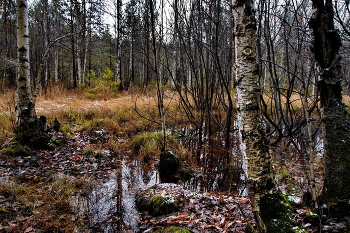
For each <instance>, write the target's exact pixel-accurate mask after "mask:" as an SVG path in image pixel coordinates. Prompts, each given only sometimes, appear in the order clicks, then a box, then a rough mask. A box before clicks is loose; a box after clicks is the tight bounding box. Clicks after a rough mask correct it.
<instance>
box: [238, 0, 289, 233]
mask: <svg viewBox="0 0 350 233" xmlns="http://www.w3.org/2000/svg"><path fill="white" fill-rule="evenodd" d="M234 15H235V17H234V20H235V25H234V35H235V41H234V46H235V60H236V70H235V75H236V83H235V84H236V90H237V107H238V125H239V127H240V139H241V150H242V154H243V159H244V167H245V172H246V177H247V180H248V188H249V192H250V197H251V198H250V199H251V203H252V208H253V213H254V216H255V219H256V222H257V225H258V230H259V232H287V231H288V228H289V227H290V222H291V220H292V216H293V213H292V209H291V207H290V206H289V204H288V201H287V200H286V199H285V197H284V196H283V195H282V193H281V192H280V191H279V189H278V187H277V184H276V182H275V180H274V179H273V171H272V165H271V156H270V154H269V148H268V145H269V142H268V140H267V138H266V136H265V134H264V124H263V119H262V116H261V110H260V106H259V102H260V95H261V94H260V92H261V90H260V88H259V85H258V78H259V77H258V65H257V64H258V63H257V58H256V48H257V47H256V45H257V36H256V28H257V26H256V19H255V11H254V4H253V1H252V0H237V1H236V2H235V9H234Z"/></svg>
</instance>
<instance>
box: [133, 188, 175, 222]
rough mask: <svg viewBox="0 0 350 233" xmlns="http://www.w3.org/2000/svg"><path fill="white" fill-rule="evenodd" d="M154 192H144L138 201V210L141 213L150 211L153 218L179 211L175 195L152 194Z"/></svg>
mask: <svg viewBox="0 0 350 233" xmlns="http://www.w3.org/2000/svg"><path fill="white" fill-rule="evenodd" d="M153 191H154V190H153V189H150V190H149V192H150V193H147V191H145V192H142V193H141V194H140V196H139V197H138V198H137V199H136V208H137V209H138V210H139V211H148V212H149V213H150V214H151V215H152V216H160V215H165V214H170V213H173V212H176V211H178V210H179V204H178V201H177V200H176V197H175V195H173V194H171V193H162V194H156V195H155V194H151V193H152V192H153ZM149 194H151V195H149Z"/></svg>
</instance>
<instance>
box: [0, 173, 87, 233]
mask: <svg viewBox="0 0 350 233" xmlns="http://www.w3.org/2000/svg"><path fill="white" fill-rule="evenodd" d="M91 189H92V183H91V181H89V180H87V179H83V178H76V179H72V178H71V177H61V178H57V179H54V180H52V181H51V182H48V180H45V182H42V181H40V180H38V181H34V180H30V181H29V180H27V179H25V180H22V179H21V177H20V176H19V177H15V178H14V179H12V180H11V181H8V182H3V183H0V196H2V197H3V198H5V199H4V200H7V201H8V202H9V203H12V205H11V204H9V205H8V206H7V207H5V208H3V212H4V213H6V214H5V215H0V220H1V222H3V225H2V227H4V229H7V230H9V232H24V230H25V229H29V227H31V226H32V227H33V228H34V225H32V223H35V229H37V230H40V231H41V232H77V231H84V230H86V226H85V223H84V216H83V214H82V212H81V210H80V208H79V207H78V206H75V205H74V204H73V203H74V198H76V197H77V195H84V193H86V192H89V190H91ZM4 200H3V201H4ZM9 220H11V222H9ZM14 222H16V224H14Z"/></svg>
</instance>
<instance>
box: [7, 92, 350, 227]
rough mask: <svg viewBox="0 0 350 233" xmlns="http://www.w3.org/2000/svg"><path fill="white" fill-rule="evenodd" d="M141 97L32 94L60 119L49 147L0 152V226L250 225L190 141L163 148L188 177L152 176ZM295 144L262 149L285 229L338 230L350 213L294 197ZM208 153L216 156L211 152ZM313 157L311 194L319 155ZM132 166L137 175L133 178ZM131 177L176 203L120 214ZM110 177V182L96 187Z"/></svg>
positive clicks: (152, 147)
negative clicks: (281, 199) (279, 194)
mask: <svg viewBox="0 0 350 233" xmlns="http://www.w3.org/2000/svg"><path fill="white" fill-rule="evenodd" d="M57 93H59V92H57ZM12 96H13V93H11V94H6V95H2V96H1V99H2V101H1V103H2V104H1V116H2V117H1V119H2V120H1V123H0V124H1V126H2V127H1V134H2V135H1V137H2V138H1V143H2V146H1V147H2V148H6V146H7V145H9V144H11V138H12V136H13V135H11V122H12V120H13V112H12V110H11V106H13V101H14V100H13V97H12ZM53 96H55V98H53ZM150 96H152V95H151V94H139V95H136V94H130V93H129V94H128V93H124V94H122V95H120V96H119V97H117V98H110V99H108V100H105V99H93V100H92V99H91V97H89V98H86V96H84V95H83V94H81V93H73V94H72V93H62V92H61V94H60V95H52V94H50V93H47V94H46V95H42V96H41V97H39V98H38V100H37V111H38V115H46V116H47V117H48V123H49V125H53V121H54V119H56V118H57V119H59V121H60V122H61V130H60V132H56V131H54V130H53V129H52V130H51V132H50V133H49V134H50V136H51V137H52V139H53V140H54V142H55V143H57V145H56V146H54V147H53V148H52V149H51V150H42V149H40V150H39V149H37V150H33V149H26V148H16V147H13V151H10V152H9V151H5V149H2V150H1V157H0V171H1V179H0V232H155V231H157V230H164V229H166V230H164V231H163V232H175V231H176V230H179V231H180V230H183V231H182V232H187V231H184V229H186V230H189V231H190V232H254V229H255V222H254V218H253V215H252V212H251V206H250V201H249V198H248V196H247V194H246V193H245V191H244V190H245V183H244V179H243V180H242V179H241V178H238V179H237V176H236V180H234V179H233V180H231V181H230V182H232V183H231V184H232V187H230V188H228V187H229V186H224V188H222V189H221V190H220V189H218V188H215V187H214V186H215V184H214V183H215V181H216V182H218V180H215V179H214V181H213V180H211V179H210V174H212V173H213V171H214V173H215V169H217V168H216V167H215V166H213V165H212V166H210V165H209V167H205V166H200V165H196V163H195V162H194V158H193V157H194V155H193V154H191V148H186V147H185V146H184V145H183V144H181V143H180V142H178V141H177V140H175V139H173V140H172V142H171V143H169V147H171V149H172V150H173V151H174V152H175V153H177V154H178V156H179V158H180V160H181V163H182V164H185V165H186V166H188V167H189V164H191V166H190V167H191V176H192V178H191V179H190V181H187V182H186V181H181V179H179V180H177V184H170V183H160V182H159V177H157V176H158V175H157V174H156V170H157V164H158V163H159V153H160V149H159V147H157V144H152V143H149V142H148V144H147V145H146V144H143V145H141V146H140V145H138V146H135V145H136V144H137V138H138V137H140V136H139V135H142V134H145V133H149V132H156V131H159V130H160V129H159V125H157V124H155V123H150V122H149V120H147V119H155V117H156V104H155V100H154V99H153V98H152V97H150ZM169 96H171V93H169ZM174 99H175V97H172V98H171V99H168V100H166V101H168V103H169V109H171V111H170V110H169V111H168V115H169V117H168V118H167V119H168V121H169V125H172V127H173V131H175V129H177V130H180V129H181V128H183V127H185V126H188V127H189V122H186V119H185V117H184V116H183V115H182V113H181V111H179V109H178V106H177V105H176V101H174ZM305 143H306V142H303V141H302V139H300V138H293V139H286V140H283V143H281V145H280V146H279V147H274V148H273V150H271V151H272V153H273V157H274V164H273V165H274V170H275V178H276V180H277V181H278V184H279V186H280V188H281V190H282V191H283V192H284V193H285V194H286V195H287V197H288V198H289V200H290V201H291V203H292V204H293V207H294V210H295V217H294V220H293V225H294V228H293V229H294V230H293V231H294V232H348V229H349V223H350V216H331V212H332V211H330V209H331V208H332V205H329V206H328V207H327V208H328V209H327V208H322V210H319V211H317V210H314V209H312V208H310V207H307V205H306V204H307V203H305V201H306V200H307V199H305V198H304V199H303V195H304V193H305V192H306V191H307V186H308V158H307V157H306V155H305V154H302V153H301V152H302V151H303V149H302V147H303V146H305ZM233 153H234V152H233ZM212 156H213V159H214V160H215V159H220V155H219V154H212ZM238 157H239V156H238ZM236 159H237V156H233V161H232V163H236V164H239V162H240V161H235V160H236ZM315 164H316V165H317V166H316V167H315V168H316V169H315V174H316V182H317V189H318V193H320V192H321V190H320V189H321V187H322V180H323V173H322V166H321V164H322V156H321V155H318V156H317V158H316V161H315ZM121 167H123V169H121ZM124 168H125V169H126V168H128V169H129V170H124ZM132 170H135V171H139V172H140V174H141V175H140V177H135V176H133V175H132V174H131V172H130V171H132ZM126 171H129V173H130V174H129V175H127V174H126V173H127V172H126ZM118 174H119V175H118ZM154 174H156V176H155V178H154ZM208 174H209V175H208ZM198 177H200V178H201V179H199V178H198ZM238 177H241V176H238ZM139 178H141V179H143V181H142V184H144V185H146V186H147V185H148V184H151V183H152V182H154V185H152V187H151V188H152V190H153V192H159V193H161V192H166V193H172V194H174V195H175V196H176V197H177V198H178V199H179V200H180V202H179V207H180V208H179V210H178V211H176V212H174V213H170V214H165V215H161V216H156V217H154V216H152V215H150V214H149V213H148V212H147V211H137V213H126V212H128V211H129V212H130V211H132V210H134V211H135V208H134V205H135V204H134V203H131V204H130V203H128V201H129V202H130V200H132V201H135V200H134V199H130V200H125V195H131V196H133V197H134V196H135V195H136V192H139V190H135V189H132V188H130V187H132V186H133V185H135V186H137V185H136V183H133V182H136V181H135V180H137V179H139ZM152 179H153V181H152ZM154 179H155V181H154ZM111 180H114V182H115V184H114V185H115V186H108V187H107V188H106V184H108V182H111ZM125 185H126V186H125ZM225 188H226V190H225ZM122 189H127V190H124V191H123V190H122ZM138 189H142V187H138ZM126 193H127V194H126ZM304 196H305V195H304ZM123 198H124V200H123ZM98 200H105V204H104V205H108V206H104V207H103V209H101V208H99V207H98V205H101V203H99V202H98ZM130 206H131V207H130ZM128 208H129V209H128ZM130 208H131V210H130ZM159 232H162V231H159Z"/></svg>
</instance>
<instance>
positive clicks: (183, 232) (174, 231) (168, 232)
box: [154, 227, 191, 233]
mask: <svg viewBox="0 0 350 233" xmlns="http://www.w3.org/2000/svg"><path fill="white" fill-rule="evenodd" d="M154 233H191V231H189V230H187V229H185V228H178V227H168V228H166V229H163V230H157V231H155V232H154Z"/></svg>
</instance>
